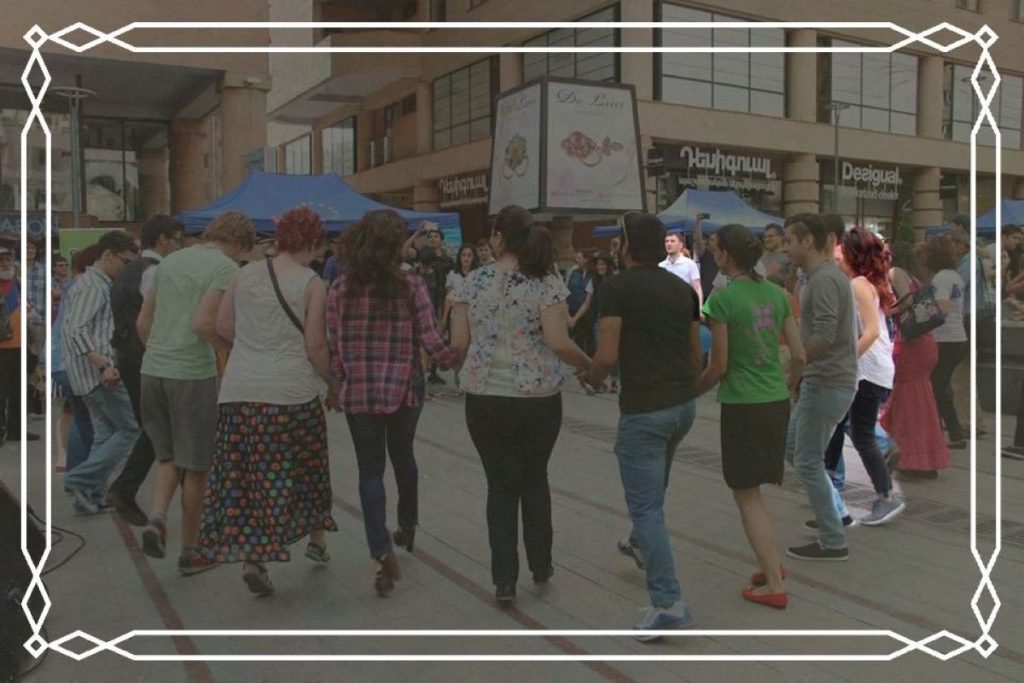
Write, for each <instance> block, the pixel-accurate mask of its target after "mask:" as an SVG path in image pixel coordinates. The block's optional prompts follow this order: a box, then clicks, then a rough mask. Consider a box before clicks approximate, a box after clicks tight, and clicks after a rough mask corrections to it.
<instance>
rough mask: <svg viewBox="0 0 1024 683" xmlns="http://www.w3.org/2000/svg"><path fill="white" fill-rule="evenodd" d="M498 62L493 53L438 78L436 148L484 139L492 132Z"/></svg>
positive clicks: (436, 93)
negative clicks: (491, 55) (492, 107)
mask: <svg viewBox="0 0 1024 683" xmlns="http://www.w3.org/2000/svg"><path fill="white" fill-rule="evenodd" d="M497 64H498V62H497V60H496V59H494V58H492V57H489V58H487V59H484V60H482V61H479V62H477V63H476V64H471V65H470V66H467V67H465V68H464V69H459V70H458V71H453V72H452V73H450V74H447V75H445V76H441V77H440V78H438V79H436V80H435V81H434V149H444V148H446V147H453V146H455V145H461V144H463V143H466V142H471V141H473V140H482V139H484V138H486V137H488V136H489V135H490V134H491V103H492V101H493V99H494V95H495V94H496V90H497V84H498V78H497V74H496V73H495V72H496V70H497Z"/></svg>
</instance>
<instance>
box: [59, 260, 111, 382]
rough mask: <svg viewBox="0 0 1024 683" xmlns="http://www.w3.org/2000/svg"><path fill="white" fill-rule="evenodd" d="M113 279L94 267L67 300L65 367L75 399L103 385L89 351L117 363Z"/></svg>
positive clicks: (83, 276)
mask: <svg viewBox="0 0 1024 683" xmlns="http://www.w3.org/2000/svg"><path fill="white" fill-rule="evenodd" d="M110 285H111V281H110V278H109V277H107V276H106V274H105V273H103V272H102V271H100V270H97V269H96V268H95V267H90V268H88V269H87V270H86V271H85V273H83V274H82V275H80V276H79V277H77V278H76V279H75V286H74V287H73V288H72V289H71V291H69V292H68V293H67V294H66V295H65V297H66V298H65V301H64V307H65V309H66V310H65V311H64V327H63V329H62V332H63V334H64V339H63V344H64V365H65V369H66V371H67V373H68V380H69V381H70V382H71V390H72V391H73V392H74V393H75V395H76V396H85V395H86V394H88V393H89V392H90V391H92V390H93V389H95V388H96V387H97V386H98V385H99V383H100V371H99V368H97V367H95V366H94V365H93V364H92V363H90V362H89V360H88V358H86V355H87V354H88V353H89V352H90V351H96V352H97V353H99V354H101V355H102V356H103V357H104V358H105V359H106V361H107V363H108V364H109V365H113V364H114V349H113V346H111V343H110V341H111V339H113V337H114V313H113V310H112V309H111V308H110Z"/></svg>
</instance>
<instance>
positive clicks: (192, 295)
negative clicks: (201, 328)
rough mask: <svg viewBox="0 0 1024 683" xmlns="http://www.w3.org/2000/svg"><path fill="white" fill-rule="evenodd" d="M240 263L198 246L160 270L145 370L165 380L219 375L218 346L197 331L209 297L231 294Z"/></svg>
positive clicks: (169, 259)
mask: <svg viewBox="0 0 1024 683" xmlns="http://www.w3.org/2000/svg"><path fill="white" fill-rule="evenodd" d="M236 272H238V264H236V263H235V262H234V261H232V260H231V259H230V258H228V257H227V256H225V255H224V253H223V252H222V251H221V250H220V249H218V248H216V247H212V246H208V245H205V244H197V245H195V246H192V247H189V248H187V249H182V250H181V251H176V252H174V253H173V254H171V255H169V256H168V257H167V258H165V259H164V260H163V261H161V262H160V265H158V266H157V267H156V275H155V277H154V278H153V288H154V289H155V291H156V311H155V313H154V317H153V325H152V328H151V329H150V332H149V341H148V342H147V344H146V354H145V355H144V356H143V358H142V372H143V374H146V375H149V376H151V377H163V378H165V379H208V378H210V377H216V375H217V362H216V357H215V356H214V353H213V348H212V347H211V346H210V345H209V344H207V343H206V342H204V341H202V340H200V339H199V337H198V336H197V335H196V333H195V332H193V331H192V319H193V317H195V313H196V309H197V308H198V307H199V302H200V300H201V299H202V298H203V295H204V294H206V292H208V291H210V290H211V289H219V290H222V291H223V290H225V289H227V288H228V283H229V282H230V281H231V278H232V276H234V274H235V273H236Z"/></svg>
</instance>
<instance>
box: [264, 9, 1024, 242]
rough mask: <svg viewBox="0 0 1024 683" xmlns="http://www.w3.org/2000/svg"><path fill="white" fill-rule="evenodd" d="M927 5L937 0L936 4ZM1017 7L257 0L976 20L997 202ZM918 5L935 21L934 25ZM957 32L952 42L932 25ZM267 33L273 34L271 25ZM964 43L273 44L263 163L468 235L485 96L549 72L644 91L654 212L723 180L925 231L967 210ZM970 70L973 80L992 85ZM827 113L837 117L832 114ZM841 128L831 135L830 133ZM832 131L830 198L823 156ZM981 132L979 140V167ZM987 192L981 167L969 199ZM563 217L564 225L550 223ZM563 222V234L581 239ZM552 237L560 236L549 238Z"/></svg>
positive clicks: (859, 37)
mask: <svg viewBox="0 0 1024 683" xmlns="http://www.w3.org/2000/svg"><path fill="white" fill-rule="evenodd" d="M940 5H941V6H940ZM1022 5H1024V3H1021V2H1019V1H1018V0H1012V1H1011V0H980V2H966V1H965V0H906V1H905V2H900V3H889V2H881V1H879V0H871V1H870V2H864V3H855V4H847V3H820V2H814V1H813V0H794V1H793V2H787V3H777V2H770V1H768V0H745V1H744V0H716V1H715V2H690V1H689V0H672V1H668V0H621V1H620V2H607V1H605V0H570V1H567V2H559V3H550V2H541V1H539V0H419V1H418V2H415V1H413V0H409V1H407V2H390V3H388V2H383V3H381V2H368V1H363V0H347V1H343V0H342V1H337V2H330V1H327V2H324V1H318V2H313V1H312V0H271V2H270V6H269V17H270V19H271V20H275V21H276V20H282V21H283V20H289V21H303V20H304V21H318V20H319V21H394V20H428V19H433V20H446V21H517V20H520V21H521V20H526V19H535V20H545V21H573V22H575V21H616V20H620V21H657V20H663V21H712V22H719V21H722V22H725V21H777V22H781V21H804V22H813V21H815V20H816V19H818V20H820V21H822V22H825V21H832V22H836V21H880V22H881V21H891V22H893V23H896V24H899V25H901V26H904V27H907V28H909V29H911V30H924V29H926V28H929V27H930V26H932V25H934V24H936V23H939V22H941V21H943V20H946V21H949V22H950V23H953V24H955V25H957V26H960V27H962V28H965V29H967V30H971V31H973V30H976V29H977V28H980V27H981V26H982V25H985V24H987V25H989V26H990V27H991V28H992V29H993V30H994V31H995V32H996V33H997V34H998V35H999V36H1000V37H1001V39H1000V41H999V42H998V43H997V44H996V46H995V47H994V48H993V55H994V58H995V61H996V63H997V64H998V65H999V71H1000V77H1001V79H1002V80H1001V86H1000V92H999V93H998V95H997V96H996V98H995V100H994V101H993V104H992V107H991V109H992V111H993V114H994V115H995V116H996V119H997V122H998V125H999V127H1000V131H1001V141H1000V142H1001V145H1002V149H1003V188H1002V189H1003V196H1004V197H1007V198H1009V197H1024V152H1022V149H1021V144H1022V128H1024V125H1022V124H1024V121H1022V101H1024V52H1021V51H1020V50H1019V49H1015V47H1017V46H1019V44H1020V43H1019V40H1017V39H1015V36H1016V37H1017V38H1019V37H1020V36H1021V35H1024V24H1022V23H1021V19H1022V16H1021V13H1022V12H1024V6H1022ZM933 17H938V18H937V19H936V18H933ZM901 37H902V36H900V35H899V34H897V33H895V32H892V31H889V30H874V29H872V30H861V29H856V30H853V29H851V30H835V31H832V30H829V31H824V30H811V29H795V30H794V29H783V28H753V29H736V28H721V29H719V28H713V29H712V28H704V29H655V30H650V29H635V28H628V29H611V28H608V29H583V28H581V29H559V30H553V31H539V30H506V29H500V30H499V29H479V30H474V29H469V30H467V29H458V30H456V29H441V30H366V29H360V30H350V29H339V30H322V29H321V30H309V31H304V32H303V33H302V34H301V35H298V36H297V35H295V34H294V32H293V35H292V36H290V39H291V40H293V41H294V40H298V41H300V42H301V44H306V45H330V46H335V47H342V46H356V45H395V46H402V45H407V46H458V45H530V46H573V45H576V46H584V45H588V46H601V45H607V46H617V45H622V46H645V45H666V46H669V45H678V46H702V45H730V46H758V47H762V46H763V47H770V46H779V47H781V46H804V47H812V46H826V45H831V46H835V47H844V48H856V47H857V46H882V45H891V44H893V43H895V42H897V41H898V40H899V39H900V38H901ZM933 37H935V38H937V39H938V40H939V42H943V41H947V39H948V41H952V40H955V38H956V36H953V34H950V33H946V34H938V35H937V36H933ZM271 41H272V43H275V44H276V42H275V35H274V34H273V32H272V34H271ZM978 54H979V49H978V47H977V45H974V44H971V45H968V46H966V47H963V48H960V49H957V50H955V51H953V52H951V53H948V54H944V53H940V52H936V51H933V50H931V49H929V48H927V47H926V46H924V45H922V44H920V43H910V44H908V45H906V46H905V47H903V48H901V49H900V50H899V51H896V52H875V53H862V52H856V51H850V52H837V53H831V54H829V53H790V54H781V53H771V52H760V53H749V54H748V53H718V54H714V55H712V54H709V53H703V54H701V53H672V54H669V53H666V54H653V53H625V54H615V53H611V52H608V53H603V52H597V53H576V54H564V53H562V54H560V53H529V54H516V53H505V54H496V55H492V56H487V55H481V54H465V53H464V54H457V53H444V54H440V53H439V54H429V55H417V54H387V55H379V54H378V55H370V54H366V55H360V54H346V53H319V54H275V55H272V56H271V58H270V73H271V76H272V80H273V83H274V86H273V88H272V90H271V92H270V93H269V95H268V99H267V105H268V106H267V110H268V133H267V141H268V146H269V150H270V153H268V154H267V155H266V160H267V165H268V166H272V168H267V170H275V171H278V172H286V173H326V172H336V173H338V174H339V175H342V176H343V177H344V178H345V180H346V182H348V183H349V184H351V185H352V186H353V187H355V188H356V189H358V190H359V191H361V192H364V193H367V194H370V195H372V196H374V197H376V198H378V199H380V200H382V201H385V202H388V203H391V204H395V205H398V206H403V207H408V208H416V209H423V210H427V209H430V210H435V209H439V208H440V209H451V210H458V211H459V212H460V213H461V215H462V223H463V231H464V237H465V238H466V239H475V238H477V237H479V236H481V235H482V234H484V232H485V231H486V220H487V206H486V198H487V182H488V168H489V165H490V131H491V125H492V120H493V100H494V97H495V96H496V95H497V94H498V93H499V92H501V91H504V90H506V89H508V88H511V87H514V86H516V85H519V84H521V83H523V82H526V81H529V80H531V79H533V78H536V77H539V76H543V75H551V76H560V77H568V78H576V79H584V80H593V81H610V82H618V83H628V84H632V85H633V86H635V88H636V92H637V97H638V100H639V103H638V108H639V116H640V133H641V148H642V149H643V150H644V151H645V162H646V164H645V165H646V167H647V176H648V177H647V188H646V189H647V205H648V208H649V209H651V210H660V209H663V208H665V206H667V205H668V204H669V203H671V202H672V201H673V200H674V199H675V198H676V197H677V196H678V194H679V193H680V192H682V191H683V190H684V189H686V188H688V187H696V188H701V189H733V190H736V191H737V192H738V193H739V194H740V195H741V196H743V197H744V198H745V199H746V200H747V201H748V202H750V203H751V204H753V205H754V206H756V207H757V208H760V209H762V210H765V211H769V212H773V213H776V214H780V215H792V214H794V213H799V212H804V211H819V210H821V211H833V210H834V211H835V212H837V213H840V214H842V215H843V216H845V218H846V220H847V222H848V223H850V224H860V225H865V226H867V227H871V228H874V229H878V230H883V231H887V230H891V229H893V228H895V227H896V226H905V227H910V226H912V227H914V228H917V229H919V230H923V229H925V228H928V227H933V226H938V225H941V224H943V223H944V222H945V221H947V220H948V219H949V217H950V216H951V215H952V214H953V213H956V212H959V211H969V210H971V206H970V182H969V171H970V145H969V139H970V130H971V128H972V126H973V123H974V120H975V118H976V115H977V112H978V104H977V101H976V98H975V97H974V96H973V92H972V86H971V84H970V82H969V79H970V76H971V73H972V71H973V69H974V66H975V64H976V63H977V57H978ZM992 78H993V77H992V75H991V74H987V73H983V74H981V79H982V83H983V84H991V83H992ZM837 114H838V126H836V125H835V123H836V119H835V117H836V115H837ZM837 129H838V136H837V135H836V133H837ZM837 137H838V151H839V169H838V178H839V183H838V185H837V188H838V191H836V192H834V191H833V177H834V174H835V169H834V164H833V159H834V154H835V151H836V147H837V145H836V139H837ZM994 143H995V140H994V136H993V135H992V134H991V133H986V132H983V133H982V135H981V136H980V137H979V147H978V150H979V151H978V163H979V168H980V169H991V168H993V167H994V163H993V154H992V150H993V145H994ZM994 197H995V180H994V176H993V174H992V173H984V172H983V173H980V174H979V180H978V189H977V199H978V202H977V206H976V207H974V210H975V211H976V212H977V213H982V212H985V211H987V210H988V209H989V208H991V206H992V204H993V202H994ZM562 223H564V221H563V222H562ZM588 233H589V230H587V226H586V225H582V224H578V225H577V226H576V231H575V238H576V241H577V242H580V241H583V242H584V243H585V242H586V240H587V235H588ZM562 246H563V247H567V243H566V241H565V239H564V236H563V239H562Z"/></svg>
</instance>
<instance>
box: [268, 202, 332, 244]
mask: <svg viewBox="0 0 1024 683" xmlns="http://www.w3.org/2000/svg"><path fill="white" fill-rule="evenodd" d="M274 241H275V242H276V243H277V248H278V250H279V251H287V252H289V253H292V254H294V253H296V252H299V251H305V250H306V249H313V250H315V249H317V248H318V247H319V246H320V245H321V244H323V243H324V224H323V222H322V221H321V220H320V216H319V215H318V214H317V212H316V211H314V210H313V209H311V208H309V207H308V206H300V207H297V208H294V209H291V210H289V211H287V212H285V214H284V215H283V216H281V218H280V219H279V220H278V221H277V233H276V236H275V239H274Z"/></svg>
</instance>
